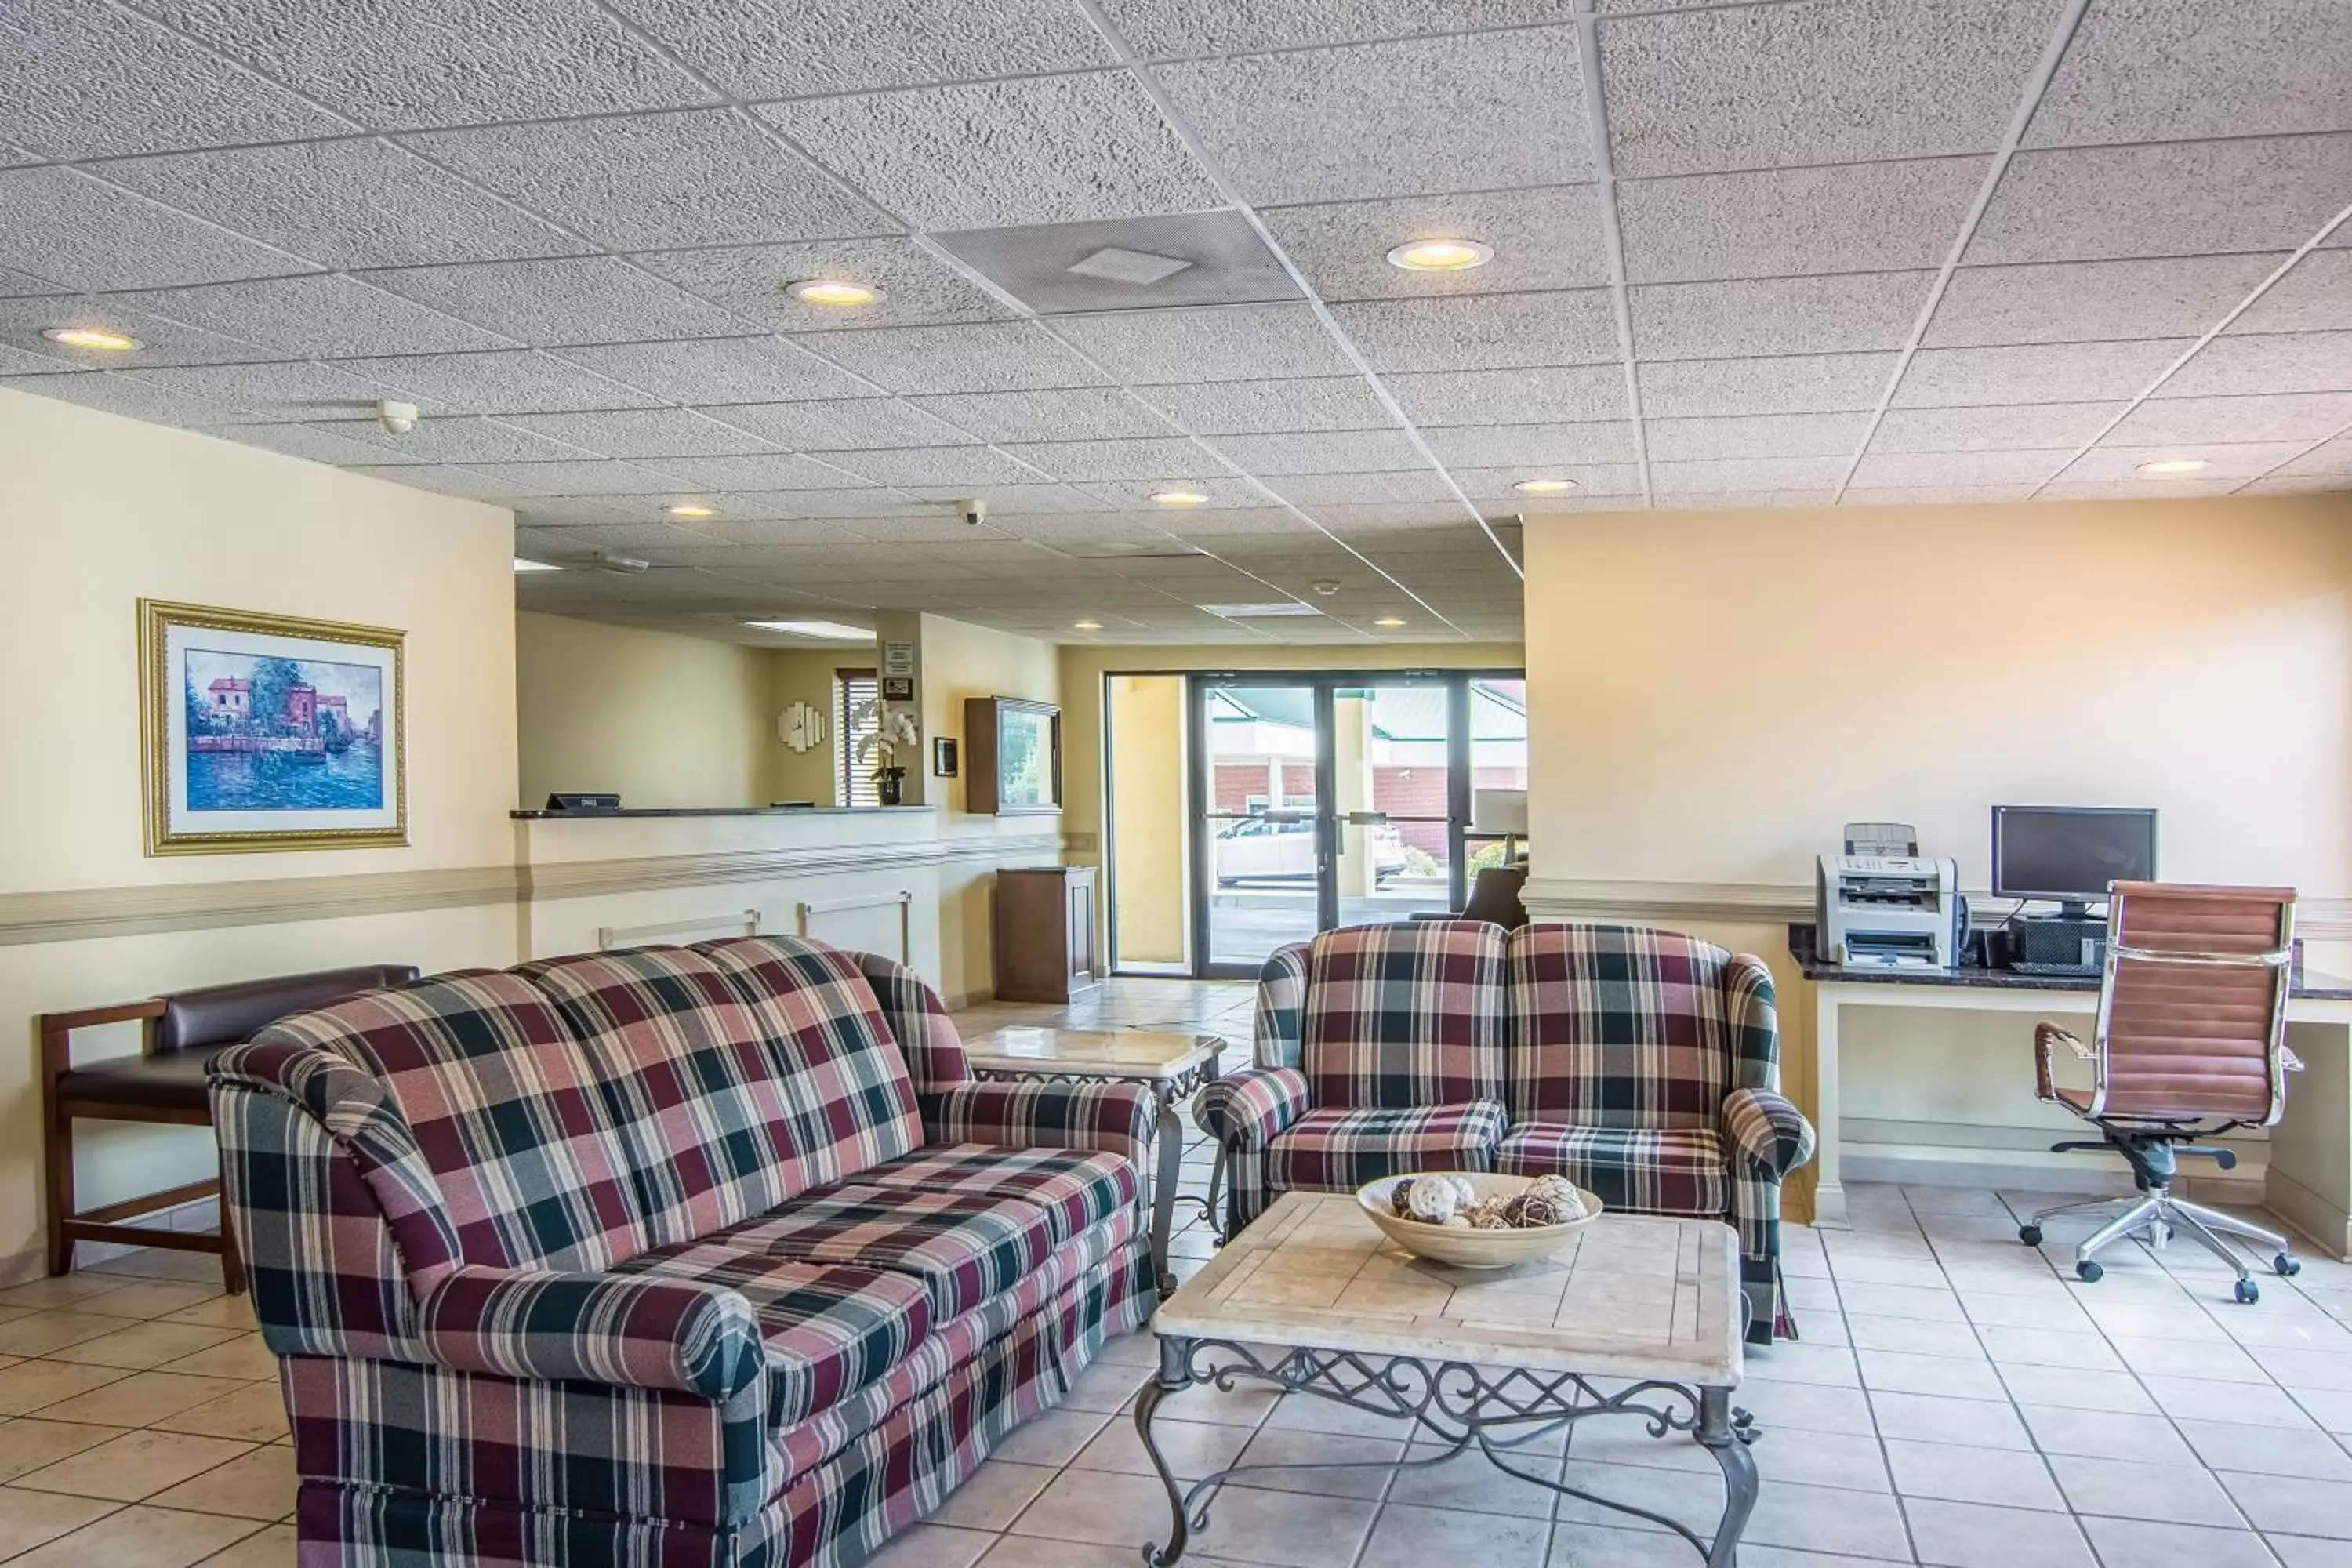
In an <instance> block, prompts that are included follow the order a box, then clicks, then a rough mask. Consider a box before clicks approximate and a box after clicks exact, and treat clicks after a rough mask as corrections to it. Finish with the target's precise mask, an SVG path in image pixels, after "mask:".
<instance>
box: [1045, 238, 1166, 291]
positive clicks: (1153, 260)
mask: <svg viewBox="0 0 2352 1568" xmlns="http://www.w3.org/2000/svg"><path fill="white" fill-rule="evenodd" d="M1190 266H1192V263H1191V262H1189V261H1186V260H1184V259H1183V258H1181V257H1175V256H1152V255H1150V254H1147V253H1146V252H1144V251H1140V250H1126V249H1122V248H1121V247H1118V246H1116V245H1106V246H1104V247H1102V248H1101V249H1100V250H1097V251H1096V252H1095V253H1094V254H1093V255H1092V256H1089V257H1087V258H1086V259H1085V260H1083V261H1079V262H1075V263H1073V264H1072V265H1070V266H1068V267H1066V268H1063V270H1064V271H1066V272H1075V273H1076V274H1077V275H1078V276H1079V277H1081V278H1107V279H1110V281H1112V282H1113V283H1132V284H1134V285H1135V286H1136V287H1137V288H1139V289H1144V288H1149V287H1150V286H1151V285H1152V284H1154V283H1157V282H1159V281H1160V279H1163V278H1173V277H1175V276H1176V274H1178V273H1179V272H1181V271H1183V270H1184V269H1185V268H1188V267H1190Z"/></svg>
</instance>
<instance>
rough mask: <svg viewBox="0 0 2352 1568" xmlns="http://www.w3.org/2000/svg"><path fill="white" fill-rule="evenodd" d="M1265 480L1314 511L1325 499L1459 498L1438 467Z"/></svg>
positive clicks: (1358, 501) (1285, 496) (1344, 501)
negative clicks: (1381, 472)
mask: <svg viewBox="0 0 2352 1568" xmlns="http://www.w3.org/2000/svg"><path fill="white" fill-rule="evenodd" d="M1265 482H1266V486H1267V488H1268V489H1272V490H1273V491H1274V493H1275V494H1276V495H1278V496H1280V497H1281V498H1282V499H1283V500H1286V501H1288V502H1290V503H1291V504H1292V505H1293V506H1300V507H1305V508H1307V510H1309V511H1310V512H1311V511H1312V510H1314V508H1315V507H1316V506H1317V505H1318V504H1319V503H1320V502H1323V501H1337V502H1339V503H1340V504H1342V505H1347V506H1361V505H1369V504H1370V503H1371V502H1374V501H1415V500H1454V499H1456V498H1455V496H1454V490H1453V489H1452V487H1450V486H1449V485H1447V484H1446V482H1445V479H1444V476H1442V475H1441V474H1439V473H1438V472H1437V470H1435V469H1434V468H1422V469H1418V470H1414V471H1412V472H1403V471H1400V472H1397V473H1383V474H1285V475H1283V476H1282V477H1281V478H1279V479H1268V480H1266V481H1265Z"/></svg>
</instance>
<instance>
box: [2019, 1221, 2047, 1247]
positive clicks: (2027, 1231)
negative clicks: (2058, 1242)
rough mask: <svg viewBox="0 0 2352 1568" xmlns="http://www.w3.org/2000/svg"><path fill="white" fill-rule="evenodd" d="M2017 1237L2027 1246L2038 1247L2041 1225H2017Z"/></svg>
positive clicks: (2040, 1243)
mask: <svg viewBox="0 0 2352 1568" xmlns="http://www.w3.org/2000/svg"><path fill="white" fill-rule="evenodd" d="M2017 1239H2018V1240H2020V1241H2021V1242H2023V1243H2025V1245H2026V1246H2028V1247H2039V1246H2041V1245H2042V1227H2041V1226H2038V1225H2021V1226H2018V1227H2017Z"/></svg>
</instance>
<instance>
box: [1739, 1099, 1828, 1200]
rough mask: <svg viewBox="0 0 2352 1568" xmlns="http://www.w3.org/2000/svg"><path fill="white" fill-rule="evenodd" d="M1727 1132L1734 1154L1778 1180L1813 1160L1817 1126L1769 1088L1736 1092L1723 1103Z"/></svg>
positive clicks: (1760, 1171)
mask: <svg viewBox="0 0 2352 1568" xmlns="http://www.w3.org/2000/svg"><path fill="white" fill-rule="evenodd" d="M1723 1130H1724V1131H1725V1132H1726V1133H1727V1134H1728V1135H1729V1137H1730V1140H1731V1147H1732V1151H1733V1152H1735V1153H1737V1154H1738V1156H1739V1158H1740V1159H1741V1160H1742V1161H1743V1162H1744V1163H1747V1164H1748V1165H1751V1166H1753V1167H1755V1169H1756V1170H1757V1172H1758V1173H1769V1175H1770V1176H1771V1177H1772V1178H1773V1179H1774V1180H1775V1181H1777V1180H1779V1179H1780V1177H1782V1176H1785V1175H1787V1174H1788V1173H1790V1172H1791V1171H1793V1170H1795V1169H1796V1168H1797V1167H1798V1166H1800V1165H1802V1164H1803V1163H1805V1162H1806V1161H1808V1160H1811V1158H1812V1157H1813V1124H1812V1123H1811V1122H1810V1121H1806V1120H1805V1115H1804V1112H1802V1111H1801V1110H1798V1109H1797V1108H1796V1107H1795V1106H1793V1105H1791V1104H1790V1103H1789V1102H1788V1101H1787V1100H1783V1099H1781V1098H1780V1096H1779V1095H1777V1094H1774V1093H1773V1092H1772V1091H1771V1090H1769V1089H1733V1090H1732V1091H1731V1092H1730V1094H1728V1095H1727V1096H1726V1097H1725V1099H1724V1101H1723Z"/></svg>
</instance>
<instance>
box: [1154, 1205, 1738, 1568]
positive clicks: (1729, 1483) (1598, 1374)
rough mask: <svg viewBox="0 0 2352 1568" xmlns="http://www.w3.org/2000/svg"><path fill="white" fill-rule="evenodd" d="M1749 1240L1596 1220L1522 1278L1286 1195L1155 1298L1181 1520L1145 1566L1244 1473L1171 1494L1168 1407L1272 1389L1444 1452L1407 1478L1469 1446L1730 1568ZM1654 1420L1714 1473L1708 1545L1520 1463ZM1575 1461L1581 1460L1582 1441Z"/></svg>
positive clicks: (1518, 1271) (1645, 1222)
mask: <svg viewBox="0 0 2352 1568" xmlns="http://www.w3.org/2000/svg"><path fill="white" fill-rule="evenodd" d="M1151 1327H1152V1331H1154V1332H1155V1333H1157V1334H1158V1335H1159V1336H1160V1373H1159V1375H1158V1377H1156V1378H1155V1379H1154V1380H1153V1381H1152V1382H1150V1383H1149V1384H1145V1386H1144V1388H1143V1392H1142V1393H1141V1394H1140V1395H1139V1397H1138V1398H1137V1400H1136V1405H1135V1426H1136V1430H1137V1432H1138V1434H1139V1435H1140V1436H1141V1437H1142V1439H1143V1447H1144V1451H1145V1452H1146V1453H1147V1454H1149V1455H1150V1459H1151V1464H1152V1468H1153V1469H1154V1470H1156V1471H1157V1472H1158V1474H1159V1477H1160V1484H1161V1485H1163V1486H1164V1487H1166V1488H1167V1490H1168V1503H1169V1509H1170V1511H1171V1515H1172V1522H1171V1527H1170V1534H1169V1539H1168V1543H1167V1544H1166V1545H1165V1546H1162V1547H1158V1548H1153V1547H1146V1548H1145V1549H1144V1553H1143V1555H1144V1560H1145V1561H1146V1562H1147V1563H1150V1564H1152V1568H1170V1565H1171V1564H1172V1563H1176V1562H1177V1560H1178V1559H1180V1558H1181V1557H1182V1556H1183V1555H1184V1548H1185V1544H1186V1542H1187V1541H1188V1540H1189V1539H1190V1537H1191V1533H1192V1531H1195V1530H1201V1529H1205V1528H1206V1527H1207V1524H1208V1514H1209V1507H1208V1505H1209V1503H1210V1501H1211V1500H1213V1498H1214V1496H1215V1494H1216V1491H1217V1489H1219V1488H1220V1487H1222V1486H1223V1484H1224V1483H1225V1482H1226V1481H1227V1480H1228V1479H1232V1478H1233V1477H1234V1476H1235V1475H1238V1474H1242V1473H1245V1472H1246V1471H1247V1470H1249V1469H1251V1468H1256V1467H1252V1466H1234V1467H1230V1468H1226V1469H1223V1470H1219V1471H1217V1472H1216V1473H1215V1474H1213V1475H1211V1476H1209V1477H1207V1478H1206V1479H1202V1480H1200V1481H1198V1482H1195V1483H1194V1484H1193V1485H1192V1487H1191V1488H1190V1489H1185V1488H1181V1487H1180V1486H1179V1485H1178V1483H1177V1480H1176V1478H1175V1476H1174V1474H1173V1473H1172V1472H1171V1470H1170V1469H1169V1468H1168V1461H1167V1459H1166V1458H1164V1457H1163V1456H1162V1455H1161V1453H1160V1444H1159V1441H1158V1439H1157V1437H1156V1436H1154V1435H1153V1432H1152V1426H1151V1422H1152V1416H1153V1415H1154V1414H1155V1413H1156V1412H1157V1411H1158V1410H1159V1408H1160V1403H1161V1401H1163V1400H1165V1399H1166V1398H1167V1397H1168V1396H1169V1395H1170V1394H1175V1393H1178V1392H1180V1391H1181V1390H1183V1389H1185V1388H1189V1387H1191V1386H1192V1385H1193V1384H1213V1385H1214V1386H1216V1387H1218V1388H1220V1389H1231V1388H1233V1387H1234V1385H1235V1384H1236V1383H1237V1382H1244V1381H1247V1382H1255V1383H1263V1384H1273V1385H1274V1386H1276V1387H1277V1388H1279V1389H1281V1390H1282V1391H1283V1392H1284V1393H1286V1394H1312V1395H1315V1396H1317V1397H1318V1398H1323V1399H1329V1400H1333V1401H1336V1402H1337V1403H1339V1404H1341V1405H1347V1406H1349V1408H1351V1409H1355V1410H1360V1411H1365V1412H1368V1413H1370V1414H1373V1415H1393V1416H1396V1417H1397V1418H1399V1419H1400V1420H1404V1421H1409V1422H1411V1423H1412V1424H1413V1425H1414V1426H1415V1427H1416V1428H1418V1429H1420V1430H1423V1431H1426V1432H1427V1433H1429V1434H1431V1435H1433V1436H1436V1437H1437V1438H1438V1439H1440V1440H1441V1441H1442V1442H1444V1444H1445V1445H1446V1447H1445V1448H1444V1452H1442V1453H1440V1454H1438V1455H1436V1456H1434V1457H1433V1458H1427V1459H1421V1460H1412V1459H1406V1460H1402V1461H1399V1462H1398V1463H1397V1464H1396V1466H1395V1467H1394V1468H1398V1469H1400V1470H1402V1469H1406V1468H1418V1467H1420V1466H1423V1465H1432V1464H1439V1463H1443V1462H1444V1460H1446V1459H1450V1458H1453V1457H1454V1455H1456V1454H1459V1453H1461V1452H1463V1451H1464V1450H1465V1449H1466V1448H1468V1447H1472V1446H1474V1445H1475V1447H1477V1448H1478V1449H1479V1450H1480V1451H1481V1452H1483V1453H1484V1454H1485V1455H1486V1458H1488V1459H1490V1460H1492V1461H1493V1462H1494V1464H1495V1465H1496V1467H1497V1468H1500V1469H1502V1470H1504V1471H1506V1472H1507V1473H1508V1474H1511V1475H1514V1476H1517V1477H1518V1478H1519V1479H1522V1480H1528V1481H1533V1482H1535V1483H1536V1484H1537V1485H1538V1486H1543V1487H1547V1488H1549V1489H1551V1490H1553V1491H1556V1492H1559V1493H1561V1494H1563V1495H1565V1496H1568V1497H1573V1498H1579V1499H1581V1500H1584V1501H1587V1502H1591V1503H1597V1504H1599V1505H1601V1507H1604V1508H1609V1509H1613V1510H1616V1511H1618V1512H1620V1513H1627V1514H1632V1515H1633V1516H1635V1517H1637V1518H1640V1519H1644V1520H1647V1521H1650V1522H1652V1523H1654V1524H1657V1525H1660V1526H1663V1527H1664V1528H1665V1529H1667V1530H1671V1531H1674V1532H1675V1534H1677V1535H1680V1536H1681V1537H1682V1538H1683V1539H1684V1540H1685V1541H1687V1542H1690V1544H1691V1545H1692V1546H1694V1547H1696V1549H1697V1550H1698V1552H1699V1554H1700V1555H1701V1556H1702V1557H1703V1558H1705V1560H1706V1563H1707V1568H1732V1565H1733V1563H1736V1562H1737V1560H1738V1550H1739V1536H1740V1532H1741V1531H1743V1530H1745V1529H1746V1528H1747V1524H1748V1513H1749V1512H1750V1511H1751V1510H1753V1509H1754V1508H1755V1506H1756V1487H1757V1482H1756V1460H1755V1458H1754V1457H1753V1456H1752V1455H1750V1454H1749V1453H1748V1444H1749V1443H1750V1442H1751V1441H1753V1440H1754V1439H1755V1437H1756V1436H1757V1428H1756V1426H1755V1424H1754V1422H1753V1420H1752V1418H1751V1417H1750V1416H1749V1415H1748V1413H1747V1412H1746V1411H1744V1410H1737V1409H1734V1408H1733V1406H1732V1404H1731V1394H1732V1390H1733V1389H1734V1388H1736V1387H1737V1386H1738V1383H1739V1378H1740V1372H1741V1359H1740V1358H1741V1352H1740V1289H1739V1266H1738V1238H1737V1237H1736V1235H1735V1233H1734V1232H1733V1231H1732V1229H1731V1227H1730V1226H1727V1225H1724V1224H1722V1223H1721V1222H1720V1221H1717V1220H1698V1219H1668V1218H1654V1217H1651V1216H1648V1215H1613V1214H1612V1215H1601V1218H1599V1219H1597V1220H1595V1221H1594V1222H1593V1223H1592V1224H1591V1225H1590V1226H1586V1227H1585V1229H1584V1230H1582V1231H1581V1232H1580V1233H1579V1234H1578V1236H1577V1237H1576V1239H1575V1240H1574V1241H1573V1242H1572V1243H1571V1244H1570V1246H1569V1247H1567V1248H1566V1249H1564V1250H1563V1251H1561V1252H1560V1253H1559V1255H1558V1256H1557V1257H1554V1258H1548V1259H1545V1260H1543V1261H1540V1262H1537V1263H1528V1264H1522V1265H1519V1266H1518V1267H1517V1268H1503V1269H1492V1270H1488V1269H1475V1268H1452V1267H1448V1266H1446V1265H1443V1264H1433V1263H1430V1262H1427V1261H1424V1260H1422V1259H1419V1258H1413V1257H1412V1256H1411V1255H1410V1254H1408V1253H1407V1252H1405V1251H1404V1250H1403V1249H1402V1248H1401V1247H1396V1246H1395V1245H1393V1244H1392V1243H1391V1242H1389V1241H1388V1240H1387V1238H1385V1237H1382V1236H1381V1234H1380V1232H1379V1231H1377V1230H1375V1229H1374V1228H1373V1227H1372V1224H1371V1221H1370V1220H1369V1219H1367V1218H1366V1217H1365V1216H1364V1215H1363V1213H1362V1212H1361V1211H1360V1209H1359V1208H1358V1207H1357V1205H1356V1199H1355V1195H1354V1194H1351V1193H1350V1194H1335V1193H1307V1192H1291V1193H1286V1194H1283V1195H1282V1196H1281V1197H1280V1198H1277V1199H1276V1201H1275V1203H1274V1205H1273V1206H1271V1207H1270V1208H1268V1209H1267V1210H1266V1211H1265V1214H1263V1215H1260V1216H1259V1217H1258V1218H1257V1220H1256V1221H1255V1223H1253V1224H1252V1225H1251V1226H1249V1227H1248V1228H1247V1229H1246V1230H1244V1231H1243V1232H1242V1233H1241V1234H1240V1235H1238V1236H1236V1237H1232V1238H1231V1239H1229V1240H1228V1241H1227V1242H1226V1243H1225V1246H1224V1247H1223V1250H1222V1251H1221V1252H1219V1253H1218V1255H1217V1257H1216V1258H1215V1259H1214V1260H1213V1261H1212V1262H1211V1263H1210V1264H1209V1266H1208V1267H1207V1268H1203V1269H1202V1270H1201V1272H1200V1273H1198V1274H1196V1275H1194V1276H1193V1277H1192V1279H1190V1280H1188V1281H1186V1282H1185V1284H1184V1287H1183V1289H1180V1290H1178V1291H1177V1292H1176V1293H1175V1294H1174V1295H1173V1296H1171V1297H1170V1298H1168V1299H1167V1300H1163V1301H1162V1302H1160V1312H1159V1315H1158V1316H1157V1317H1155V1318H1154V1319H1153V1320H1152V1322H1151ZM1607 1416H1633V1417H1636V1418H1640V1419H1643V1420H1644V1421H1645V1422H1646V1423H1647V1426H1648V1430H1649V1433H1650V1435H1651V1436H1653V1437H1658V1438H1662V1439H1663V1438H1666V1437H1668V1436H1671V1435H1675V1434H1687V1435H1688V1436H1690V1437H1692V1438H1694V1439H1696V1441H1697V1442H1698V1443H1699V1444H1700V1446H1702V1447H1705V1448H1706V1450H1707V1452H1709V1453H1710V1454H1712V1455H1714V1456H1715V1459H1716V1462H1717V1464H1718V1465H1720V1466H1721V1467H1722V1469H1723V1480H1724V1507H1723V1514H1722V1517H1721V1519H1720V1520H1719V1521H1717V1524H1716V1528H1715V1532H1714V1534H1713V1536H1712V1538H1707V1539H1703V1538H1701V1537H1700V1536H1699V1535H1698V1534H1697V1533H1696V1531H1692V1530H1691V1529H1689V1528H1688V1527H1687V1526H1685V1525H1684V1524H1683V1523H1681V1522H1680V1521H1675V1520H1673V1519H1669V1518H1666V1517H1665V1516H1664V1515H1663V1514H1657V1513H1653V1512H1651V1511H1649V1510H1646V1509H1642V1508H1636V1507H1634V1506H1633V1504H1631V1503H1621V1502H1613V1501H1612V1500H1609V1499H1607V1498H1601V1497H1594V1496H1592V1495H1591V1493H1588V1492H1584V1491H1580V1490H1579V1489H1576V1488H1575V1487H1573V1486H1570V1485H1569V1484H1567V1483H1566V1482H1565V1481H1559V1480H1550V1479H1546V1478H1544V1477H1543V1476H1541V1475H1537V1474H1531V1473H1529V1472H1528V1470H1525V1469H1522V1468H1517V1467H1515V1466H1514V1465H1513V1464H1511V1463H1510V1459H1511V1458H1512V1456H1513V1454H1514V1452H1515V1451H1516V1450H1523V1449H1524V1448H1525V1447H1527V1445H1528V1444H1529V1443H1532V1442H1534V1441H1536V1440H1538V1438H1541V1437H1544V1436H1549V1435H1550V1434H1553V1433H1556V1432H1558V1431H1559V1429H1560V1428H1561V1427H1563V1426H1571V1425H1572V1424H1575V1423H1579V1422H1583V1421H1590V1420H1596V1419H1601V1418H1603V1417H1607ZM1571 1451H1573V1449H1572V1446H1571Z"/></svg>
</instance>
